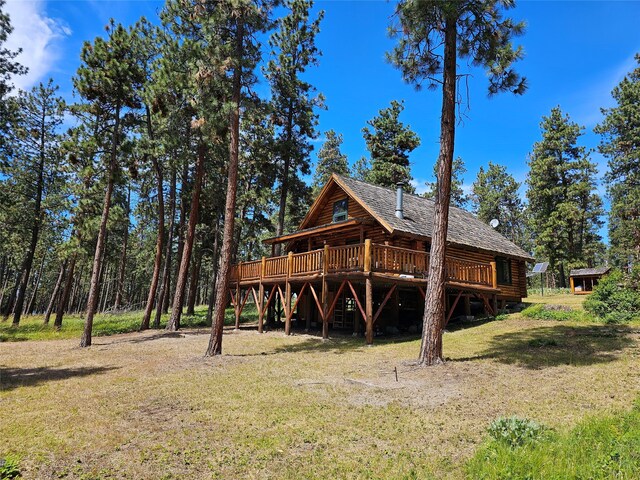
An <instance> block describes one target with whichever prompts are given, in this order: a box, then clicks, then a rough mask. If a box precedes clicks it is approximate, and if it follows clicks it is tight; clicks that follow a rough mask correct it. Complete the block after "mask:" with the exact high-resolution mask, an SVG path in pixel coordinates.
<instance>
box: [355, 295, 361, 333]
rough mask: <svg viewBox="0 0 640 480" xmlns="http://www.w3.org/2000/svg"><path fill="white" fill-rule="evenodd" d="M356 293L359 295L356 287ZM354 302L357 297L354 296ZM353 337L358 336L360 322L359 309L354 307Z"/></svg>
mask: <svg viewBox="0 0 640 480" xmlns="http://www.w3.org/2000/svg"><path fill="white" fill-rule="evenodd" d="M358 293H360V287H358ZM354 297H356V298H354V301H355V300H357V296H356V295H354ZM353 317H354V318H353V336H354V337H357V336H358V335H360V322H361V321H362V314H361V313H360V309H359V308H358V306H357V305H356V308H355V312H354V315H353Z"/></svg>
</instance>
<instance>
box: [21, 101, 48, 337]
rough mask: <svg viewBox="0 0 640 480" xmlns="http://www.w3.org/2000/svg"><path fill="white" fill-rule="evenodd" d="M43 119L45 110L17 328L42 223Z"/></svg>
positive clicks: (23, 266)
mask: <svg viewBox="0 0 640 480" xmlns="http://www.w3.org/2000/svg"><path fill="white" fill-rule="evenodd" d="M45 119H46V110H45V109H43V110H42V118H41V122H42V123H41V129H40V133H41V134H40V161H39V162H38V183H37V185H36V201H35V205H34V207H33V225H32V227H31V241H30V242H29V250H27V254H26V256H25V258H24V261H23V262H22V267H21V268H20V272H21V275H20V285H19V286H18V290H17V292H16V303H15V306H14V309H13V326H14V327H17V326H18V325H19V324H20V316H21V315H22V307H23V305H24V299H25V295H26V293H27V292H26V290H27V284H28V283H29V275H30V274H31V267H32V265H33V257H34V256H35V254H36V246H37V245H38V237H39V235H40V222H41V221H42V219H41V217H42V212H41V210H42V208H41V206H42V192H43V188H44V163H45V158H46V157H45V145H44V141H45Z"/></svg>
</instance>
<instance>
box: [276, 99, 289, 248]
mask: <svg viewBox="0 0 640 480" xmlns="http://www.w3.org/2000/svg"><path fill="white" fill-rule="evenodd" d="M292 130H293V113H292V112H289V114H288V117H287V127H286V135H285V138H286V143H287V144H289V143H290V142H291V137H292ZM290 168H291V155H290V153H289V151H288V149H287V148H285V150H284V163H283V166H282V178H281V180H280V205H279V207H280V210H279V211H278V226H277V228H276V237H279V236H281V235H282V234H283V233H284V222H285V219H286V213H287V196H288V195H289V170H290ZM276 248H277V252H276V253H277V254H278V255H283V254H284V252H283V250H282V249H283V244H281V243H279V244H278V245H277V246H276Z"/></svg>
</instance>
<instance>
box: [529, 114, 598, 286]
mask: <svg viewBox="0 0 640 480" xmlns="http://www.w3.org/2000/svg"><path fill="white" fill-rule="evenodd" d="M540 128H541V129H542V139H541V140H540V141H539V142H536V143H535V145H534V146H533V152H532V153H531V155H530V158H529V167H530V171H529V175H528V177H527V185H528V189H527V198H528V200H529V212H530V215H529V218H530V226H531V233H532V236H533V241H534V244H535V253H536V256H538V257H541V258H544V259H546V260H548V261H549V266H550V268H551V270H552V271H553V272H554V273H556V274H557V275H558V279H559V285H560V286H561V287H566V286H567V279H568V276H567V275H568V270H569V269H570V268H572V267H578V266H594V264H595V262H596V253H597V251H598V250H599V245H600V244H601V240H600V236H599V235H598V229H599V228H600V227H601V226H602V220H601V218H600V217H601V216H602V214H603V209H602V200H601V198H600V197H599V195H598V194H597V192H596V173H597V171H596V165H595V163H593V162H591V160H590V158H589V151H587V149H586V148H585V147H583V146H580V145H578V139H579V138H580V136H581V135H582V131H583V130H584V128H583V127H581V126H579V125H578V124H577V123H574V122H572V121H571V119H570V118H569V116H568V115H565V114H563V113H562V110H560V107H555V108H553V109H552V110H551V114H550V115H549V116H548V117H543V119H542V122H541V124H540Z"/></svg>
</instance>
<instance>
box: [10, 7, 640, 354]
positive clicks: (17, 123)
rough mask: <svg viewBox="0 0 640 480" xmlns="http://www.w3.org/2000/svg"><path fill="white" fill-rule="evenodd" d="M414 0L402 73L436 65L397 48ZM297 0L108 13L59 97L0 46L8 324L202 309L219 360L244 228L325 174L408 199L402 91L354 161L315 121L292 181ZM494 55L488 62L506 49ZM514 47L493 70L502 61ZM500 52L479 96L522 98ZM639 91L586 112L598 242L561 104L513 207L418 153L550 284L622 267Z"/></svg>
mask: <svg viewBox="0 0 640 480" xmlns="http://www.w3.org/2000/svg"><path fill="white" fill-rule="evenodd" d="M3 3H4V2H3V1H2V0H0V12H1V11H2V5H3ZM413 3H414V2H401V4H400V5H399V7H398V12H400V16H399V18H400V23H402V22H404V25H403V28H402V29H400V30H398V31H399V32H400V33H397V34H396V37H398V47H397V49H396V50H395V51H394V52H391V53H390V60H391V61H392V63H394V64H395V65H396V66H397V67H398V68H399V69H401V70H402V71H403V76H404V77H405V80H407V81H408V82H410V83H414V84H417V83H419V82H418V80H419V77H420V75H422V77H420V78H427V79H428V78H430V77H429V75H435V74H436V73H437V72H436V70H437V69H435V66H434V65H432V67H433V68H434V70H433V71H429V70H428V68H427V67H428V66H427V67H424V68H427V70H416V69H419V68H420V66H419V65H418V64H417V63H415V59H413V60H412V59H411V55H413V54H414V53H412V52H413V49H415V48H419V45H418V44H415V45H414V44H412V41H413V40H412V38H411V35H412V32H414V30H416V28H417V27H416V24H415V21H416V18H418V17H420V12H417V11H412V10H411V8H412V6H413ZM454 3H455V2H454ZM471 3H473V2H471ZM489 3H491V2H489ZM277 6H281V7H283V8H276V7H277ZM312 7H313V3H312V2H311V1H310V0H286V1H284V2H282V3H281V2H278V3H277V4H276V2H272V1H269V0H241V1H230V0H229V1H227V0H223V1H217V2H206V1H204V2H203V1H199V0H198V1H195V0H194V1H183V0H169V1H168V2H167V3H166V5H165V6H164V8H163V9H162V11H161V12H160V15H159V20H158V21H157V22H149V21H148V20H146V19H144V18H141V19H140V20H139V21H138V22H136V24H135V25H131V26H124V25H121V24H118V23H117V22H115V21H113V20H112V21H111V22H110V23H109V25H108V26H107V28H106V33H105V35H104V36H102V37H97V38H95V39H94V40H93V41H90V42H89V41H88V42H85V44H84V46H83V48H82V51H81V54H80V60H81V62H80V67H79V68H78V70H77V72H76V74H75V75H74V77H73V85H74V90H75V93H76V97H75V98H77V101H75V102H74V103H72V104H67V103H66V102H65V101H64V99H62V98H61V97H60V96H59V95H58V93H57V90H58V89H57V87H56V85H55V84H54V83H53V81H49V82H46V83H42V84H39V85H37V86H36V87H34V88H33V89H32V90H30V91H28V92H23V91H21V92H17V94H16V92H13V93H12V92H11V90H12V88H11V78H12V77H13V76H15V75H20V74H23V73H24V72H25V69H24V68H23V67H22V66H20V65H19V64H18V63H17V62H16V61H15V57H16V55H17V53H18V52H10V51H8V50H6V49H1V50H0V96H1V97H2V102H1V103H0V105H1V107H0V116H1V118H0V129H1V130H2V132H0V133H1V136H0V225H2V228H0V312H1V314H2V316H3V319H4V320H5V321H8V319H9V318H12V321H13V324H14V325H16V326H17V325H19V322H20V319H21V316H22V315H23V314H25V313H28V314H32V313H38V314H42V315H43V321H44V322H45V323H48V322H50V321H51V319H52V317H53V323H54V325H55V326H57V327H60V325H62V322H63V318H64V315H65V314H66V313H68V312H81V313H83V315H84V318H85V332H84V335H83V339H82V344H83V345H85V346H86V345H90V344H91V331H92V322H93V318H94V315H95V314H96V312H100V311H121V310H123V309H137V310H141V311H142V312H143V313H142V314H141V322H140V329H141V330H144V329H147V328H150V327H155V328H158V327H159V326H160V325H161V315H162V314H163V313H170V316H169V320H168V323H167V325H166V328H167V329H170V330H175V329H178V328H180V324H181V316H182V314H183V311H185V312H186V314H187V315H189V314H192V313H193V311H194V308H195V306H196V305H200V304H207V305H208V313H207V320H208V321H209V322H211V324H212V341H211V344H210V347H209V351H208V353H209V354H211V355H213V354H217V353H219V352H220V351H221V341H222V337H221V334H222V325H223V322H224V308H223V307H224V304H225V303H226V292H227V286H228V284H227V282H228V272H229V269H230V266H231V264H232V263H233V262H235V261H238V260H250V259H255V258H259V257H261V256H262V255H265V254H267V255H268V254H270V252H266V251H265V247H264V245H263V243H262V240H263V239H265V238H267V237H270V236H274V235H280V234H282V233H285V232H288V231H291V230H293V229H295V228H296V226H297V224H298V223H299V221H300V220H301V218H302V217H303V216H304V215H305V213H306V210H307V208H308V206H309V205H310V203H311V201H312V200H313V198H314V196H315V195H316V194H317V193H318V191H319V189H320V188H321V187H322V185H323V184H324V183H325V182H326V180H327V179H328V177H329V176H330V175H331V173H334V172H335V173H339V174H343V175H350V176H353V177H354V178H358V179H362V180H365V181H368V182H372V183H376V184H379V185H383V186H394V185H395V184H396V183H397V182H403V183H404V184H405V185H406V188H407V189H408V191H409V192H413V191H414V189H415V182H414V181H413V178H412V176H411V162H410V158H411V152H412V151H413V150H415V149H416V148H417V147H418V146H419V145H420V138H419V136H418V135H417V133H416V132H414V131H413V130H412V129H411V127H410V126H409V125H406V124H405V123H403V122H402V121H401V120H400V116H401V114H402V111H403V109H404V104H403V102H402V101H392V102H391V104H390V105H389V106H388V107H385V108H382V109H381V110H380V111H379V113H378V114H377V115H376V116H375V117H374V118H372V119H371V120H369V121H368V122H367V125H366V126H365V127H364V128H363V138H364V140H365V143H366V146H367V150H368V152H369V157H368V158H365V157H363V158H360V159H358V160H356V161H354V162H349V161H348V159H347V157H346V155H344V154H343V153H342V152H341V144H342V141H343V138H342V135H341V134H340V133H338V132H335V131H333V130H329V131H326V132H325V133H324V134H323V137H324V142H323V145H322V146H321V148H320V149H319V151H318V154H317V157H318V162H317V163H316V165H315V166H314V172H313V181H312V184H311V185H307V183H306V182H305V180H304V178H305V176H307V175H310V174H311V173H312V164H311V161H310V154H311V152H312V150H313V141H314V140H316V139H317V138H319V137H320V136H321V132H320V130H319V126H318V111H319V110H320V109H323V108H327V107H326V105H325V99H324V97H323V96H322V94H321V93H319V92H317V90H316V89H315V88H314V86H313V85H311V84H310V83H308V82H307V81H306V80H305V79H304V73H305V72H306V71H307V70H308V69H309V68H313V67H315V66H317V65H318V64H319V62H320V59H321V52H320V51H319V50H318V48H317V47H316V43H315V39H316V36H317V34H318V33H319V31H320V28H321V23H322V19H323V16H324V12H322V11H320V12H318V13H317V14H315V16H314V15H312V13H311V12H312ZM485 7H486V8H487V9H488V10H490V7H491V6H485ZM494 7H495V5H494V6H493V7H491V8H494ZM457 8H462V7H459V6H458V7H457ZM495 8H497V7H495ZM403 9H404V10H403ZM276 13H278V14H281V15H280V16H276ZM462 13H463V14H464V9H463V11H462ZM436 16H437V15H436ZM460 18H466V17H464V15H462V16H461V17H460ZM487 18H488V17H487ZM465 21H466V20H465ZM469 21H470V20H469ZM483 21H485V22H489V23H490V22H491V20H486V19H485V20H483ZM434 22H435V23H434V25H436V26H437V28H440V27H442V25H443V24H442V23H441V22H440V23H438V22H439V20H438V19H437V18H436V19H435V20H434ZM461 22H462V21H461ZM487 25H488V24H477V25H475V26H474V25H472V24H469V25H468V33H469V34H470V33H471V32H472V31H473V28H476V29H477V32H476V33H482V34H484V33H487V32H489V30H488V27H487ZM501 25H502V24H501ZM434 28H436V27H434ZM500 28H502V29H503V30H502V31H498V33H496V31H494V32H493V33H491V32H489V33H491V35H493V36H494V37H492V38H497V37H495V36H496V35H498V34H500V35H503V36H504V38H505V39H508V38H509V37H510V35H511V34H519V33H520V31H519V27H518V26H517V25H511V26H509V25H502V27H500ZM482 29H484V30H482ZM485 30H486V31H485ZM498 30H500V29H498ZM10 32H11V24H10V19H9V17H8V16H7V15H6V14H4V13H0V47H2V43H4V42H5V41H6V39H7V36H8V35H9V33H10ZM500 32H502V33H500ZM505 41H506V40H505ZM430 46H433V45H430ZM467 46H468V47H469V48H471V44H469V45H467ZM494 47H495V48H494V51H492V53H493V54H496V52H497V51H498V50H500V49H502V50H500V53H501V54H502V55H503V58H506V57H504V54H505V52H507V50H505V48H506V46H505V45H495V46H494ZM434 48H435V47H434ZM474 48H475V47H474ZM510 48H511V47H510ZM516 50H517V49H516ZM516 50H513V51H511V53H510V54H509V55H512V57H510V60H509V62H510V61H515V60H517V59H518V58H519V55H520V54H519V53H517V51H516ZM467 52H468V51H467ZM474 52H475V53H473V54H474V55H478V58H477V59H476V60H478V62H480V63H479V64H484V63H486V64H487V65H489V64H490V63H491V60H490V59H488V57H487V58H484V57H482V55H489V53H488V52H484V51H482V52H480V51H477V52H476V51H474ZM514 55H515V56H514ZM481 57H482V58H481ZM483 58H484V59H483ZM638 61H639V63H640V57H639V58H638ZM483 62H484V63H483ZM505 62H507V60H505ZM509 62H507V64H508V63H509ZM507 64H505V65H503V66H502V67H503V69H502V70H501V71H499V72H498V71H497V73H496V75H494V77H491V82H492V83H490V86H489V90H490V93H491V92H492V93H498V92H499V91H501V90H505V89H506V90H512V91H514V92H515V93H522V91H523V90H518V89H523V88H524V87H523V84H521V83H519V82H520V79H519V77H517V75H514V74H512V72H511V73H510V71H509V69H508V68H506V67H507V66H508V65H507ZM438 68H439V69H442V68H444V67H443V66H439V67H438ZM437 71H441V70H437ZM259 81H264V82H265V83H266V84H267V85H268V86H269V92H268V94H267V95H265V96H263V97H261V96H259V95H258V94H257V93H256V90H255V88H254V86H255V85H256V83H257V82H259ZM639 85H640V66H639V67H638V68H636V69H635V70H634V71H633V72H631V73H630V74H629V75H628V76H627V77H625V79H624V80H623V82H622V83H621V84H620V85H619V86H618V87H616V89H614V91H613V97H614V100H615V101H616V104H617V106H616V107H613V108H611V109H606V110H603V114H604V120H603V122H602V123H601V124H600V125H599V126H598V127H597V128H596V131H597V132H598V133H599V134H601V136H602V142H601V144H600V147H599V150H600V151H601V152H602V153H603V155H605V156H606V157H607V158H608V160H609V171H608V173H606V174H605V176H604V184H605V186H606V188H607V194H608V195H609V198H610V201H611V209H610V211H609V212H608V220H609V221H608V224H609V249H608V250H606V249H605V246H604V245H603V243H602V239H601V238H600V236H599V235H598V231H599V229H600V228H601V226H602V219H603V215H605V212H604V210H603V203H602V199H601V198H600V196H599V195H598V191H597V181H598V172H597V169H596V165H595V164H594V163H593V161H592V160H591V159H590V154H591V152H590V151H589V150H587V149H586V148H585V147H583V146H580V136H581V135H582V133H583V131H584V128H583V127H581V126H579V125H577V124H575V123H574V122H572V121H571V119H570V117H569V116H568V115H567V114H565V113H564V112H562V111H561V109H560V108H559V107H558V108H554V109H553V110H552V111H551V112H550V114H549V115H548V116H546V117H544V118H543V119H542V123H541V131H542V135H541V139H540V141H539V142H537V143H536V144H535V145H533V147H532V150H531V153H530V155H529V158H528V164H529V168H530V172H529V175H528V177H527V180H526V202H525V201H523V199H521V198H520V194H519V192H520V190H521V185H520V183H518V182H517V181H516V180H515V179H514V177H513V176H512V175H511V174H510V173H509V172H508V170H507V168H506V167H505V166H502V165H498V164H494V163H490V164H489V165H488V166H486V167H481V168H480V171H479V172H478V175H477V177H476V179H475V181H474V182H473V186H472V188H471V190H470V191H469V192H467V191H466V190H465V188H463V185H464V182H463V179H462V176H463V175H464V173H465V167H464V162H463V159H455V160H454V161H452V163H451V167H450V171H448V172H447V171H440V170H439V169H440V168H441V166H442V162H441V161H438V162H436V164H435V166H434V172H437V174H436V177H437V178H439V179H440V178H445V177H446V176H447V174H448V175H449V176H450V177H451V179H452V180H451V186H450V190H451V192H450V194H449V193H447V198H450V201H451V202H452V204H454V205H457V206H460V207H462V208H467V209H470V210H471V211H473V212H474V213H476V214H477V215H478V217H479V218H480V219H482V220H484V221H486V222H488V221H490V220H491V219H493V218H496V219H498V220H499V225H498V227H497V229H498V230H499V231H500V232H501V233H502V234H504V235H505V236H507V237H508V238H510V239H511V240H513V241H514V242H515V243H517V244H518V245H520V246H522V247H523V248H524V249H525V250H527V251H532V252H534V253H535V255H536V258H540V259H545V260H548V261H549V262H550V263H551V268H552V270H553V272H554V274H555V275H557V278H558V284H559V285H565V284H566V282H567V275H568V270H569V269H570V268H573V267H576V266H591V265H595V264H597V263H600V262H602V261H604V260H605V259H608V260H610V261H611V262H613V263H614V264H618V265H622V264H626V263H627V262H629V261H630V260H634V261H637V259H638V257H639V256H640V250H639V249H640V227H639V226H638V225H639V223H640V221H639V220H638V218H639V215H640V213H638V210H639V208H640V207H639V206H638V205H637V203H638V201H636V199H637V198H640V195H638V193H637V190H638V188H639V187H638V181H637V178H636V177H637V175H638V173H637V172H638V164H637V162H638V155H637V151H638V143H639V142H640V139H639V138H638V135H637V131H638V126H637V124H636V123H634V122H633V121H632V120H633V119H635V118H637V117H638V115H637V111H638V108H639V107H638V105H637V101H636V100H634V99H637V96H638V89H639V88H640V87H639ZM492 89H493V90H492ZM70 123H71V124H72V126H71V127H70V128H66V127H67V126H68V125H69V124H70ZM438 188H439V186H438V182H436V183H434V184H433V185H431V186H430V188H429V189H428V191H427V193H426V194H425V195H427V196H433V197H434V198H437V197H438V195H437V193H438ZM447 208H448V207H447ZM276 253H283V252H276Z"/></svg>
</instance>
